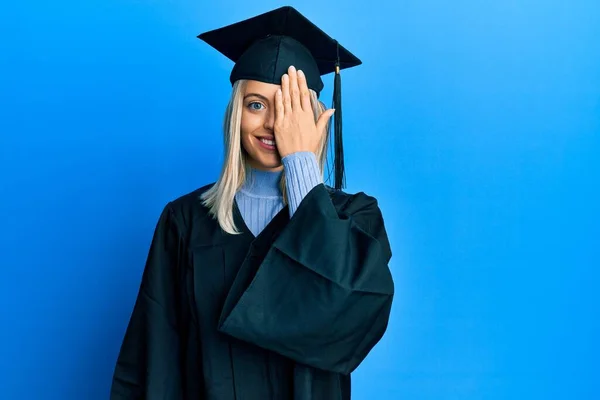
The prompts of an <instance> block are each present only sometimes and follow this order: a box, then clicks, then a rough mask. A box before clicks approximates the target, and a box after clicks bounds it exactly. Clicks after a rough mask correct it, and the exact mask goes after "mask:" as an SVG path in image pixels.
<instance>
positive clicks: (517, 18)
mask: <svg viewBox="0 0 600 400" xmlns="http://www.w3.org/2000/svg"><path fill="white" fill-rule="evenodd" d="M282 4H283V3H279V2H273V1H260V2H243V1H224V2H220V3H218V2H215V1H211V2H208V1H198V0H196V1H183V0H181V1H168V2H167V1H131V0H118V1H117V0H102V1H100V0H86V1H80V2H76V1H61V2H41V1H36V2H34V1H20V2H10V3H6V4H5V2H3V3H2V5H1V6H0V221H1V229H0V247H1V249H0V263H1V269H0V271H1V273H2V278H1V279H0V302H1V304H2V306H1V311H0V312H1V314H0V317H1V331H0V335H1V336H0V354H1V355H0V397H1V398H2V399H18V400H21V399H36V400H37V399H61V400H70V399H74V400H75V399H76V400H80V399H91V400H95V399H106V398H107V397H108V390H109V386H110V379H111V376H112V370H113V367H114V362H115V359H116V356H117V353H118V350H119V346H120V343H121V340H122V335H123V334H124V330H125V327H126V324H127V322H128V319H129V315H130V312H131V309H132V307H133V302H134V300H135V296H136V294H137V289H138V285H139V280H140V277H141V273H142V269H143V265H144V261H145V258H146V254H147V251H148V245H149V243H150V239H151V234H152V231H153V229H154V225H155V223H156V221H157V218H158V215H159V213H160V211H161V209H162V207H163V206H164V204H165V203H166V202H167V201H169V200H171V199H173V198H175V197H178V196H179V195H181V194H184V193H187V192H189V191H191V190H193V189H195V188H197V187H199V186H201V185H204V184H206V183H209V182H212V181H214V180H215V179H216V178H217V176H218V172H219V168H220V163H221V162H222V144H221V143H222V142H221V141H222V137H221V119H222V115H223V112H224V108H225V106H226V103H227V99H228V96H229V91H230V84H229V82H228V77H229V72H230V70H231V67H232V64H231V63H230V61H228V60H227V59H226V58H225V57H223V56H221V55H220V54H218V53H216V52H215V51H214V50H213V49H211V48H210V47H209V46H208V45H206V44H205V43H203V42H201V41H200V40H198V39H196V38H195V35H196V34H198V33H200V32H203V31H205V30H209V29H213V28H216V27H220V26H222V25H225V24H229V23H232V22H235V21H238V20H241V19H244V18H247V17H250V16H253V15H255V14H258V13H261V12H265V11H267V10H269V9H272V8H275V7H278V6H280V5H282ZM291 4H292V5H294V6H296V7H297V8H298V9H299V10H300V11H301V12H302V13H304V14H305V15H306V16H308V17H309V18H311V19H312V20H314V21H315V22H316V23H317V24H318V25H319V26H321V27H322V28H323V29H324V30H325V31H327V32H328V33H330V34H331V35H332V36H334V37H336V38H337V39H339V40H340V42H341V43H342V44H343V45H344V46H346V47H348V48H349V49H351V50H352V51H353V52H355V54H357V55H358V56H359V57H360V58H361V59H362V60H363V61H364V64H363V65H362V66H361V67H359V68H354V69H352V70H347V71H344V73H343V75H342V80H343V82H344V87H343V95H344V126H345V138H346V139H345V144H346V154H347V157H346V160H347V164H348V165H347V171H348V187H347V190H348V191H350V192H356V191H361V190H362V191H365V192H367V193H369V194H371V195H374V196H376V197H377V198H378V199H379V201H380V205H381V208H382V210H383V213H384V216H385V221H386V225H387V229H388V233H389V236H390V240H391V242H392V247H393V250H394V257H393V259H392V262H391V268H392V271H393V275H394V278H395V281H396V288H397V295H396V298H395V303H394V304H395V305H394V309H393V315H392V319H391V321H390V325H389V330H388V332H387V334H386V336H385V337H384V339H383V340H382V341H381V342H380V343H379V345H378V346H377V347H376V348H375V349H374V350H373V352H372V353H371V354H370V355H369V357H368V358H367V360H366V361H365V362H364V363H363V364H362V365H361V366H360V367H359V369H358V370H357V371H356V372H355V374H354V393H355V395H354V399H359V400H361V399H363V400H364V399H369V400H374V399H377V400H379V399H382V400H384V399H409V400H430V399H432V400H433V399H435V400H449V399H460V400H471V399H486V400H495V399H510V400H512V399H598V398H600V390H599V389H598V379H600V376H599V375H600V372H599V371H600V368H599V367H598V358H599V356H600V351H599V346H598V343H597V339H598V338H599V337H600V315H599V314H600V312H599V311H598V305H599V304H600V299H599V296H598V293H597V292H598V291H599V290H600V289H599V286H600V273H599V272H598V269H599V268H600V254H599V248H600V227H599V226H600V189H599V186H600V161H599V160H598V154H599V150H600V3H598V2H597V1H592V0H590V1H582V0H579V1H578V0H571V1H566V0H564V1H557V0H545V1H543V0H520V1H517V0H503V1H499V0H498V1H481V0H459V1H453V2H449V1H439V0H438V1H435V0H419V1H417V0H412V1H389V0H388V1H382V2H378V3H377V4H376V3H375V2H357V1H344V2H337V3H336V2H322V1H303V2H292V3H291ZM324 82H325V84H326V89H325V92H324V93H323V99H325V100H326V101H327V102H328V103H329V101H330V100H329V99H331V87H332V83H333V76H332V75H328V76H325V77H324Z"/></svg>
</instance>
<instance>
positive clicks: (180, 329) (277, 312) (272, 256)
mask: <svg viewBox="0 0 600 400" xmlns="http://www.w3.org/2000/svg"><path fill="white" fill-rule="evenodd" d="M209 187H210V185H207V186H205V187H203V188H200V189H198V190H196V191H194V192H192V193H189V194H187V195H185V196H182V197H180V198H178V199H176V200H174V201H171V202H169V204H167V205H166V207H165V208H164V210H163V212H162V214H161V216H160V219H159V221H158V223H157V226H156V230H155V232H154V236H153V240H152V244H151V246H150V251H149V254H148V258H147V262H146V266H145V269H144V272H143V276H142V280H141V285H140V288H139V293H138V296H137V299H136V302H135V306H134V308H133V312H132V314H131V318H130V321H129V324H128V326H127V329H126V332H125V336H124V339H123V343H122V345H121V349H120V352H119V355H118V359H117V363H116V367H115V369H114V376H113V381H112V387H111V397H110V398H111V399H112V400H133V399H148V400H167V399H168V400H180V399H190V400H191V399H193V400H200V399H202V400H271V399H273V400H275V399H277V400H286V399H294V400H321V399H323V400H347V399H350V374H351V372H352V371H353V370H354V369H356V367H357V366H358V365H359V364H360V363H361V361H362V360H363V359H364V358H365V357H366V356H367V354H368V353H369V351H370V350H371V349H372V348H373V347H374V346H375V344H376V343H377V342H378V341H379V340H380V339H381V337H382V336H383V334H384V332H385V330H386V328H387V324H388V319H389V315H390V309H391V305H392V298H393V293H394V284H393V281H392V277H391V274H390V271H389V269H388V262H389V260H390V258H391V256H392V254H391V250H390V245H389V242H388V238H387V234H386V231H385V227H384V222H383V217H382V215H381V211H380V209H379V207H378V204H377V200H376V199H375V198H373V197H371V196H368V195H366V194H365V193H363V192H360V193H357V194H354V195H351V194H347V193H344V192H341V191H337V192H336V191H334V190H332V189H331V188H330V187H328V186H326V185H325V184H319V185H317V186H316V187H314V188H313V189H312V190H311V191H310V192H309V193H308V194H307V195H306V196H305V198H304V199H303V200H302V202H301V203H300V205H299V206H298V208H297V210H296V211H295V213H294V214H293V215H292V217H291V218H290V217H289V210H288V207H287V206H286V207H283V208H282V210H281V211H280V212H279V213H278V214H277V215H276V216H275V217H274V218H273V219H272V220H271V221H270V222H269V224H268V225H267V226H266V227H265V228H264V229H263V230H262V231H261V232H260V234H259V235H258V236H256V237H255V236H254V235H253V234H252V233H251V232H250V230H249V229H248V227H247V226H246V225H245V223H244V220H243V218H242V216H241V213H240V210H239V208H238V206H237V203H235V202H234V210H233V217H234V221H235V223H236V226H237V227H238V229H241V230H242V234H240V235H230V234H227V233H226V232H224V231H223V230H222V229H221V228H220V226H219V224H218V222H217V221H216V220H214V219H213V218H212V217H211V216H210V215H209V214H208V209H207V208H206V207H204V206H203V205H202V204H201V201H200V198H199V196H200V194H201V193H202V191H204V190H207V189H208V188H209Z"/></svg>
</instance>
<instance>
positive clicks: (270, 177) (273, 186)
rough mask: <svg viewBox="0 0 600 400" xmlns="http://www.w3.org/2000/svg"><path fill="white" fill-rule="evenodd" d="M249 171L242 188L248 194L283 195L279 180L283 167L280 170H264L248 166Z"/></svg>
mask: <svg viewBox="0 0 600 400" xmlns="http://www.w3.org/2000/svg"><path fill="white" fill-rule="evenodd" d="M247 171H248V174H247V175H246V181H245V182H244V185H243V186H242V188H241V190H243V191H244V192H245V193H246V194H249V195H251V196H255V197H279V196H281V195H282V194H281V189H280V188H279V182H280V180H281V174H282V173H283V169H281V170H279V171H263V170H260V169H256V168H252V167H248V169H247Z"/></svg>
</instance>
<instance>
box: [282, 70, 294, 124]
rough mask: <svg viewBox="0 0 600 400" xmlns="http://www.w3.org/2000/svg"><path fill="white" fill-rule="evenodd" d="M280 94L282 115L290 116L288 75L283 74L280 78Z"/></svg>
mask: <svg viewBox="0 0 600 400" xmlns="http://www.w3.org/2000/svg"><path fill="white" fill-rule="evenodd" d="M281 92H282V95H283V109H284V113H285V114H288V115H291V113H292V100H291V98H290V77H289V76H288V74H283V76H282V77H281Z"/></svg>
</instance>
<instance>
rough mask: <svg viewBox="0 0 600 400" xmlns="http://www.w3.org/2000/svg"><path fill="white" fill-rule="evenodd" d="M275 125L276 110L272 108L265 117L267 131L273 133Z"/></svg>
mask: <svg viewBox="0 0 600 400" xmlns="http://www.w3.org/2000/svg"><path fill="white" fill-rule="evenodd" d="M273 125H275V110H274V109H273V108H271V109H270V110H269V112H268V113H267V115H266V117H265V129H267V130H270V131H272V130H273Z"/></svg>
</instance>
